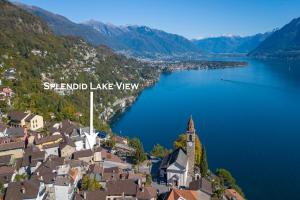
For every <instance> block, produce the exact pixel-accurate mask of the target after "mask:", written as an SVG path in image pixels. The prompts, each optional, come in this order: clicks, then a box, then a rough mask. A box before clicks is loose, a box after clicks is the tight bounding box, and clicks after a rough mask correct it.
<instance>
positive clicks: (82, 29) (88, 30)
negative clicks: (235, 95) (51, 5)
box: [17, 3, 201, 57]
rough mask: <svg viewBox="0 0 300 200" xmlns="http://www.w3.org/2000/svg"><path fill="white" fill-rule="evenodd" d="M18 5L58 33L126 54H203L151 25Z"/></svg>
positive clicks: (188, 41) (147, 55)
mask: <svg viewBox="0 0 300 200" xmlns="http://www.w3.org/2000/svg"><path fill="white" fill-rule="evenodd" d="M17 5H18V6H20V7H22V8H23V9H25V10H26V11H28V12H30V13H32V14H34V15H36V16H39V17H40V18H42V19H43V20H44V21H45V22H47V24H48V25H49V27H50V28H51V29H52V30H53V31H54V32H55V33H56V34H58V35H64V36H66V35H73V36H80V37H82V38H84V39H85V40H86V41H87V42H89V43H91V44H93V45H95V46H97V45H106V46H108V47H110V48H112V49H113V50H114V51H116V52H121V53H123V54H126V55H133V56H146V57H153V56H156V57H157V56H177V55H195V54H200V53H201V52H200V50H199V49H198V48H197V47H196V46H195V45H194V44H193V43H192V42H191V41H190V40H188V39H186V38H184V37H182V36H179V35H176V34H170V33H167V32H164V31H161V30H157V29H152V28H149V27H147V26H114V25H110V24H104V23H101V22H97V21H94V20H90V21H87V22H84V23H74V22H72V21H70V20H69V19H67V18H66V17H63V16H61V15H57V14H54V13H51V12H48V11H46V10H44V9H41V8H38V7H35V6H27V5H24V4H19V3H18V4H17Z"/></svg>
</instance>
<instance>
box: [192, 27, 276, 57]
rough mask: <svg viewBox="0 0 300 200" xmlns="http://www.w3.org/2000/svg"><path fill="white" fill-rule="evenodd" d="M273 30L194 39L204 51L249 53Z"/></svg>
mask: <svg viewBox="0 0 300 200" xmlns="http://www.w3.org/2000/svg"><path fill="white" fill-rule="evenodd" d="M271 34H272V32H266V33H263V34H262V33H259V34H255V35H251V36H245V37H241V36H220V37H211V38H204V39H200V40H193V43H194V44H195V45H196V46H197V47H198V48H199V49H201V50H202V51H205V52H209V53H215V54H224V53H243V54H247V53H249V52H250V51H252V50H253V49H255V48H256V47H257V46H258V45H259V44H260V43H261V42H262V41H264V40H265V39H266V38H267V37H268V36H269V35H271Z"/></svg>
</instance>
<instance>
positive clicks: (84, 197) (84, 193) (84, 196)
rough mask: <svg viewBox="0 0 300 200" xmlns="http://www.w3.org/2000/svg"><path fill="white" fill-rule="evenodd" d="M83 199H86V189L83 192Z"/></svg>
mask: <svg viewBox="0 0 300 200" xmlns="http://www.w3.org/2000/svg"><path fill="white" fill-rule="evenodd" d="M83 199H86V191H84V192H83Z"/></svg>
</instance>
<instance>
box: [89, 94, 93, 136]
mask: <svg viewBox="0 0 300 200" xmlns="http://www.w3.org/2000/svg"><path fill="white" fill-rule="evenodd" d="M93 99H94V92H90V135H93V131H94V125H93V119H94V112H93V106H94V105H93V104H94V102H93Z"/></svg>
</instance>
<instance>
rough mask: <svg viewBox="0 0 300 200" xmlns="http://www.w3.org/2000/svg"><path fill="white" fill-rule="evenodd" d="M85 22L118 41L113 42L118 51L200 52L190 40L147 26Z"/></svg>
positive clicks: (139, 52)
mask: <svg viewBox="0 0 300 200" xmlns="http://www.w3.org/2000/svg"><path fill="white" fill-rule="evenodd" d="M85 24H86V25H88V26H90V27H92V28H94V29H95V30H97V31H99V32H100V33H101V34H103V35H105V36H106V37H110V38H112V39H113V40H114V41H118V42H116V43H115V44H112V48H113V49H115V50H118V51H125V52H126V51H128V52H133V53H134V54H135V55H140V54H141V53H142V54H144V55H148V56H151V55H171V56H176V55H177V56H180V55H188V54H198V53H200V51H199V50H198V48H197V47H196V46H195V45H194V44H193V43H192V42H191V41H190V40H188V39H186V38H184V37H182V36H179V35H176V34H171V33H167V32H164V31H161V30H157V29H152V28H149V27H147V26H114V25H110V24H104V23H101V22H97V21H94V20H90V21H88V22H85Z"/></svg>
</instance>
